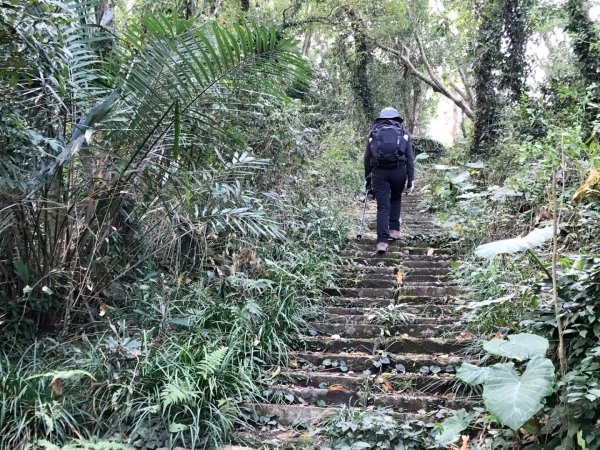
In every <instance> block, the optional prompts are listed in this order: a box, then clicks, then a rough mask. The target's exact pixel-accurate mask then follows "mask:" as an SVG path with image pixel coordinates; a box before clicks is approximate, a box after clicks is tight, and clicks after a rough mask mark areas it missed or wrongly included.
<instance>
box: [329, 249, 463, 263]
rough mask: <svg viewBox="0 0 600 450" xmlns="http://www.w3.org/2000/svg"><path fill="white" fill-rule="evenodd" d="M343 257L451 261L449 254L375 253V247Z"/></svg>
mask: <svg viewBox="0 0 600 450" xmlns="http://www.w3.org/2000/svg"><path fill="white" fill-rule="evenodd" d="M340 256H342V257H343V258H347V259H351V260H357V259H358V260H359V259H381V260H384V259H394V260H399V261H448V262H450V261H452V258H451V257H450V256H449V255H440V254H438V255H435V254H434V255H407V254H406V253H403V252H395V251H387V252H386V253H384V254H379V253H377V251H376V249H375V248H374V247H373V248H370V249H367V250H355V251H352V252H349V253H348V254H346V255H340Z"/></svg>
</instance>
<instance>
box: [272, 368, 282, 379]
mask: <svg viewBox="0 0 600 450" xmlns="http://www.w3.org/2000/svg"><path fill="white" fill-rule="evenodd" d="M280 373H281V367H277V369H275V370H274V371H273V372H271V378H275V377H276V376H277V375H279V374H280Z"/></svg>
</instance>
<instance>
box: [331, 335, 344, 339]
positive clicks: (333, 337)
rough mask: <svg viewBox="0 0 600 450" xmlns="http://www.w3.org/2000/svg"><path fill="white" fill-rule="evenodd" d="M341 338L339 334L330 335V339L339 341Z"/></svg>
mask: <svg viewBox="0 0 600 450" xmlns="http://www.w3.org/2000/svg"><path fill="white" fill-rule="evenodd" d="M341 338H342V337H341V336H340V335H339V334H332V335H331V339H334V340H337V339H341Z"/></svg>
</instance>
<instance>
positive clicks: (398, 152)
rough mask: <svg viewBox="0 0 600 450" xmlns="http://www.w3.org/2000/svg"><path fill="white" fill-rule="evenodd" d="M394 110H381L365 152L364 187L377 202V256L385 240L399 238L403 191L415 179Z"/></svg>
mask: <svg viewBox="0 0 600 450" xmlns="http://www.w3.org/2000/svg"><path fill="white" fill-rule="evenodd" d="M402 122H403V119H402V118H401V117H400V114H399V113H398V111H397V110H396V109H394V108H384V109H383V110H381V113H380V114H379V117H378V118H377V119H376V120H375V123H374V124H373V126H372V128H371V131H370V132H369V138H368V142H367V148H366V150H365V157H364V163H365V188H366V190H367V193H368V195H373V196H374V197H375V199H376V200H377V253H385V252H386V251H387V249H388V240H397V239H400V203H401V200H402V191H404V192H406V193H407V194H410V193H411V192H412V191H413V189H414V185H413V180H414V176H415V165H414V154H413V149H412V141H411V138H410V135H409V134H408V131H406V129H405V128H404V127H403V126H402Z"/></svg>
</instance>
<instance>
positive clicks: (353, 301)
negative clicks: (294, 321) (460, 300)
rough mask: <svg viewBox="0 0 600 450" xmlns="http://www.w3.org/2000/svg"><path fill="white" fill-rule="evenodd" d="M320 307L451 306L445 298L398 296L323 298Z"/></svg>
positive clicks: (449, 300)
mask: <svg viewBox="0 0 600 450" xmlns="http://www.w3.org/2000/svg"><path fill="white" fill-rule="evenodd" d="M320 304H321V306H341V307H344V308H378V307H385V306H388V305H389V304H396V305H431V306H433V305H451V304H453V303H452V301H451V299H447V298H446V297H423V296H399V297H398V298H397V299H395V300H394V299H393V298H368V297H337V296H332V297H325V298H323V299H321V303H320Z"/></svg>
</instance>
